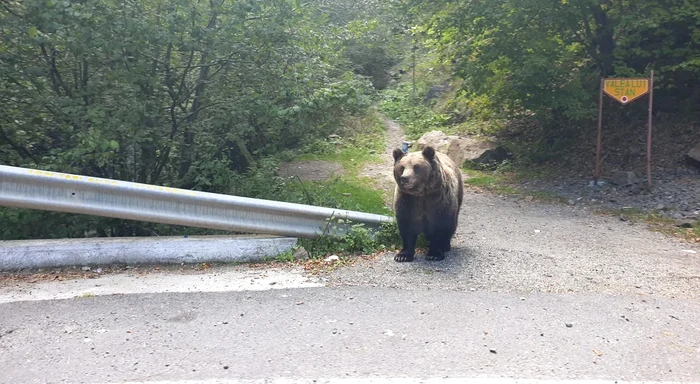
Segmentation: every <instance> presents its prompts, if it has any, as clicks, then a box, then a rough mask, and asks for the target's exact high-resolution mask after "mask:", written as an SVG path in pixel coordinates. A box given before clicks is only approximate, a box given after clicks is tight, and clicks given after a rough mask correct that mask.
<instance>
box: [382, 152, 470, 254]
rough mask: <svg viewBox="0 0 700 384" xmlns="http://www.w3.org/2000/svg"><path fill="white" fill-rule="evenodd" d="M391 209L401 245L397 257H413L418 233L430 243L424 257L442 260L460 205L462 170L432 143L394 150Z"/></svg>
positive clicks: (455, 225)
mask: <svg viewBox="0 0 700 384" xmlns="http://www.w3.org/2000/svg"><path fill="white" fill-rule="evenodd" d="M394 180H395V181H396V191H395V192H394V210H395V212H396V223H397V224H398V227H399V233H400V234H401V240H402V241H403V248H402V249H401V251H400V252H399V253H397V254H396V256H394V260H396V261H413V257H414V255H415V248H416V240H417V239H418V235H419V234H420V233H423V234H425V238H426V239H427V240H428V242H429V243H430V249H429V250H428V254H427V255H426V259H427V260H442V259H444V258H445V252H447V251H449V250H450V249H451V245H450V241H451V240H452V236H453V235H454V233H455V231H456V230H457V220H458V217H459V210H460V208H461V207H462V195H463V193H464V185H463V184H462V173H461V172H460V170H459V167H457V165H456V164H455V163H454V162H453V161H452V160H451V159H450V158H449V157H448V156H447V155H445V154H443V153H440V152H436V151H435V149H434V148H433V147H430V146H428V147H425V148H424V149H423V151H422V152H413V153H408V154H404V153H403V151H401V149H398V148H397V149H395V150H394Z"/></svg>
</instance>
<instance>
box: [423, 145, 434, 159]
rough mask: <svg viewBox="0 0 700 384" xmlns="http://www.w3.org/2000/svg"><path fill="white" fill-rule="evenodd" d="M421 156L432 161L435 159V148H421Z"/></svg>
mask: <svg viewBox="0 0 700 384" xmlns="http://www.w3.org/2000/svg"><path fill="white" fill-rule="evenodd" d="M423 157H425V158H426V159H428V161H433V160H434V159H435V148H433V147H430V146H427V147H425V148H423Z"/></svg>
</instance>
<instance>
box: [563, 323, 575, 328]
mask: <svg viewBox="0 0 700 384" xmlns="http://www.w3.org/2000/svg"><path fill="white" fill-rule="evenodd" d="M565 325H566V328H571V327H573V326H574V325H573V324H571V323H566V324H565Z"/></svg>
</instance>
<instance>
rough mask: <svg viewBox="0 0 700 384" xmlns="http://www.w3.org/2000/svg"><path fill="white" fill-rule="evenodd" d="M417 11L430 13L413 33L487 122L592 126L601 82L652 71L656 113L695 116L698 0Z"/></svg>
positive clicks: (470, 1) (579, 0)
mask: <svg viewBox="0 0 700 384" xmlns="http://www.w3.org/2000/svg"><path fill="white" fill-rule="evenodd" d="M417 9H418V10H419V12H423V13H424V15H425V17H424V18H423V22H422V23H420V27H419V28H418V29H417V32H419V33H421V35H422V36H423V37H424V41H425V42H426V44H427V45H428V46H430V47H433V48H435V49H437V50H438V51H439V52H441V54H442V58H443V60H444V61H445V62H446V63H450V65H451V66H452V68H453V73H454V74H455V75H457V76H458V77H460V78H461V79H463V80H464V83H463V90H464V92H465V94H466V95H467V97H468V98H469V99H472V100H480V101H479V104H480V105H481V106H483V107H485V108H486V109H489V110H490V112H489V113H488V114H490V115H491V116H502V117H509V118H512V117H522V116H536V117H537V118H539V119H544V120H545V121H546V120H549V119H554V120H555V121H556V124H562V121H565V120H581V119H587V118H593V117H595V116H596V114H595V108H596V102H597V93H598V92H597V91H598V84H599V79H600V77H638V76H647V75H648V74H649V70H651V69H655V70H656V74H657V83H656V88H657V90H659V91H660V92H659V93H660V94H661V95H663V96H661V95H660V96H661V97H662V98H663V100H660V101H659V106H661V107H662V108H665V109H667V110H683V111H685V112H688V113H697V109H696V108H695V107H694V105H697V101H698V98H699V97H700V90H699V88H698V87H697V86H696V85H697V82H696V81H690V79H697V75H698V74H699V73H700V72H699V71H700V61H698V58H697V57H698V53H699V52H700V45H699V44H700V43H698V41H700V40H698V39H697V37H698V36H700V26H698V24H697V23H696V21H697V19H698V16H699V15H700V4H698V3H697V2H688V1H684V0H671V1H666V2H656V1H635V2H629V1H619V2H609V1H601V0H567V1H564V0H562V1H550V0H525V1H523V0H495V1H489V2H483V1H476V0H458V1H438V2H419V3H418V6H417ZM671 89H673V91H672V92H671V91H670V90H671ZM666 90H669V92H666ZM655 99H656V98H655ZM679 108H682V109H679Z"/></svg>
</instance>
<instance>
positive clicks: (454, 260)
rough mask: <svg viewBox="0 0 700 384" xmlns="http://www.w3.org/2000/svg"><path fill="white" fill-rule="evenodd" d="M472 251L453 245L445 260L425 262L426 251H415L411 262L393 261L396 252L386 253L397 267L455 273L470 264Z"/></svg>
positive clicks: (462, 246)
mask: <svg viewBox="0 0 700 384" xmlns="http://www.w3.org/2000/svg"><path fill="white" fill-rule="evenodd" d="M474 252H475V251H474V250H473V249H472V248H470V247H468V246H464V245H453V246H452V249H451V250H450V251H449V252H446V253H445V258H444V259H443V260H427V259H426V258H425V257H426V255H427V253H428V249H427V248H426V249H423V248H420V249H416V253H415V256H414V258H413V261H403V262H398V261H395V260H394V256H395V255H396V254H397V253H398V250H397V251H394V252H388V253H387V258H389V260H390V261H391V262H392V263H395V264H398V265H406V266H411V265H413V266H415V267H420V268H426V267H429V268H438V269H444V270H451V271H457V270H459V269H461V267H463V266H465V265H468V264H470V261H471V260H472V259H473V258H474Z"/></svg>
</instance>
